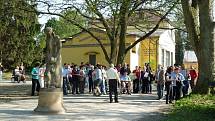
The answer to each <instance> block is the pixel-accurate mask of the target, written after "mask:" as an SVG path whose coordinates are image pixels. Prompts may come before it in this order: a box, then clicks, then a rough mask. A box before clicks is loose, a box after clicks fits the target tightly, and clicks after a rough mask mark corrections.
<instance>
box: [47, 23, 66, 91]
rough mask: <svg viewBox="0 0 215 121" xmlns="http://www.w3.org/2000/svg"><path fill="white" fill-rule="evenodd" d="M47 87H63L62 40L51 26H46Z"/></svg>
mask: <svg viewBox="0 0 215 121" xmlns="http://www.w3.org/2000/svg"><path fill="white" fill-rule="evenodd" d="M45 33H46V36H47V39H46V71H45V83H46V88H61V87H62V86H61V85H62V84H61V82H62V67H61V66H62V64H61V46H62V44H61V42H60V39H59V37H58V36H56V35H55V34H54V32H53V30H52V28H51V27H47V28H46V31H45Z"/></svg>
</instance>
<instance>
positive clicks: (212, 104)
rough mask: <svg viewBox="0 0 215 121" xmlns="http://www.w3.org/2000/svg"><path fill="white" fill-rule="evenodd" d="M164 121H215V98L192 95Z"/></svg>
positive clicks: (177, 104)
mask: <svg viewBox="0 0 215 121" xmlns="http://www.w3.org/2000/svg"><path fill="white" fill-rule="evenodd" d="M164 121H215V96H212V95H191V96H190V97H187V98H184V99H181V100H179V101H177V102H176V103H175V105H174V106H173V110H172V112H171V113H169V114H168V116H167V118H166V119H165V120H164Z"/></svg>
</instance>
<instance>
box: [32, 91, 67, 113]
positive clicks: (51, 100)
mask: <svg viewBox="0 0 215 121" xmlns="http://www.w3.org/2000/svg"><path fill="white" fill-rule="evenodd" d="M34 111H35V112H36V113H41V114H63V113H65V112H66V109H65V108H64V106H63V92H62V89H61V88H44V89H41V90H40V92H39V100H38V106H37V107H36V108H35V109H34Z"/></svg>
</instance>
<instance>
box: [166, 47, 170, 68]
mask: <svg viewBox="0 0 215 121" xmlns="http://www.w3.org/2000/svg"><path fill="white" fill-rule="evenodd" d="M166 66H170V52H169V51H166Z"/></svg>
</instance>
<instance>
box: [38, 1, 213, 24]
mask: <svg viewBox="0 0 215 121" xmlns="http://www.w3.org/2000/svg"><path fill="white" fill-rule="evenodd" d="M53 1H55V3H61V2H62V1H63V0H53ZM38 8H39V10H45V9H46V8H44V6H39V7H38ZM52 17H56V18H58V17H57V16H52V15H40V16H39V23H40V24H42V25H44V24H45V23H46V22H47V21H48V20H49V19H50V18H52ZM213 21H215V0H214V1H213Z"/></svg>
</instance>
